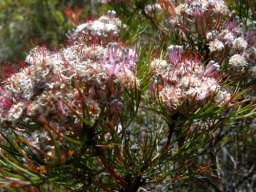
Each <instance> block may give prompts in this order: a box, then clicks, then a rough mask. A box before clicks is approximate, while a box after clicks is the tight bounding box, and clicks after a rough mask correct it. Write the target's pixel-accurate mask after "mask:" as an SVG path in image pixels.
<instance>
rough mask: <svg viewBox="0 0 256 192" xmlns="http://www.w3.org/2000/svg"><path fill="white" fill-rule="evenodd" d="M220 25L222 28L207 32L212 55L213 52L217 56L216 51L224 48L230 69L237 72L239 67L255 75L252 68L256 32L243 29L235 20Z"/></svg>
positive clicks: (255, 51) (255, 60)
mask: <svg viewBox="0 0 256 192" xmlns="http://www.w3.org/2000/svg"><path fill="white" fill-rule="evenodd" d="M222 27H223V29H222V30H219V31H216V30H214V31H210V32H208V33H207V40H209V49H210V52H211V53H213V56H214V54H217V56H218V55H219V54H218V52H221V51H223V50H224V49H225V51H226V52H227V53H226V54H227V55H226V56H227V57H228V58H229V65H230V67H231V68H232V69H235V70H238V71H239V72H241V69H243V71H250V72H251V74H252V75H253V76H256V74H255V72H254V70H253V69H254V67H255V62H256V57H255V55H256V48H255V46H256V43H255V39H256V34H255V33H253V32H246V31H244V30H243V29H242V28H241V27H240V24H239V22H237V21H230V22H229V23H227V24H226V26H222ZM216 59H218V58H217V57H216Z"/></svg>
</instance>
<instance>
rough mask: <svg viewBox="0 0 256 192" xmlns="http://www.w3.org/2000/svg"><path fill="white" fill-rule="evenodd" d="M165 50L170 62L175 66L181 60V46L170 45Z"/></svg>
mask: <svg viewBox="0 0 256 192" xmlns="http://www.w3.org/2000/svg"><path fill="white" fill-rule="evenodd" d="M167 50H168V56H169V60H170V62H171V63H173V64H174V65H175V66H176V64H177V63H178V62H179V61H180V60H181V54H182V52H183V48H182V46H178V45H170V46H169V47H168V49H167Z"/></svg>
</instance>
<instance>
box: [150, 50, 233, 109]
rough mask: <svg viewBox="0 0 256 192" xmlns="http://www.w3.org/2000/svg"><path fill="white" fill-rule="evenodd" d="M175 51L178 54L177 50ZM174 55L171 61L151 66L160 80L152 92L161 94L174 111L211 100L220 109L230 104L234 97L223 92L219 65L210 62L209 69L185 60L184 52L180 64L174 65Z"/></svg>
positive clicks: (193, 60) (157, 62)
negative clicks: (218, 75) (218, 74)
mask: <svg viewBox="0 0 256 192" xmlns="http://www.w3.org/2000/svg"><path fill="white" fill-rule="evenodd" d="M178 47H180V46H178ZM171 49H172V50H174V51H175V48H173V46H172V47H171ZM171 54H172V57H169V59H170V61H165V60H160V59H156V60H154V61H153V62H152V63H151V68H152V70H153V72H154V74H155V76H156V77H158V79H156V80H155V84H154V85H153V88H152V91H153V92H157V94H158V95H159V97H160V98H161V100H162V101H163V102H164V103H165V104H166V105H167V106H168V107H169V108H170V109H177V110H181V107H182V105H183V104H187V105H192V106H196V103H197V102H198V103H200V102H201V103H202V102H205V100H206V99H207V98H209V97H211V96H213V97H214V99H215V102H216V103H218V104H219V105H221V104H223V103H226V102H228V101H229V99H230V94H229V93H228V92H227V91H225V90H222V89H221V86H220V84H219V83H218V79H217V73H218V69H219V65H218V64H217V63H215V62H214V61H210V62H209V64H208V65H207V67H206V68H205V67H204V66H203V65H202V64H201V63H200V61H199V59H198V58H196V57H187V58H181V55H180V54H181V53H180V52H176V54H177V57H176V58H180V60H178V61H177V60H176V63H174V62H172V60H171V58H173V53H171ZM169 55H170V53H169ZM185 108H189V107H188V106H186V107H185Z"/></svg>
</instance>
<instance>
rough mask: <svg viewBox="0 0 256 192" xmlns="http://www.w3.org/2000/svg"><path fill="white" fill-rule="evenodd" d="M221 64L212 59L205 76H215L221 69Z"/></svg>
mask: <svg viewBox="0 0 256 192" xmlns="http://www.w3.org/2000/svg"><path fill="white" fill-rule="evenodd" d="M219 69H220V65H219V64H218V63H216V62H215V61H213V60H211V61H209V63H208V64H207V66H206V69H205V72H204V76H205V77H213V76H215V75H216V73H217V72H218V71H219Z"/></svg>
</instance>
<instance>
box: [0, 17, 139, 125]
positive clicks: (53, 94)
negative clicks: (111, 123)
mask: <svg viewBox="0 0 256 192" xmlns="http://www.w3.org/2000/svg"><path fill="white" fill-rule="evenodd" d="M101 20H103V19H101ZM89 25H91V23H89V24H88V26H89ZM136 60H137V54H136V52H135V50H133V49H130V48H124V47H122V46H121V45H120V44H118V43H116V42H110V43H108V44H107V45H91V46H87V45H85V43H84V41H76V42H74V43H73V44H72V45H69V46H68V47H66V48H63V49H60V50H59V51H55V52H51V51H49V50H47V49H46V48H45V47H36V48H34V49H32V50H31V51H30V54H29V55H28V56H27V57H26V60H25V61H26V63H28V64H30V66H29V67H27V68H25V69H23V70H21V71H20V72H18V73H16V74H14V75H12V76H11V77H9V78H7V79H6V80H5V81H4V82H3V87H2V88H1V90H0V101H1V106H0V121H1V122H17V121H19V120H22V119H23V118H27V117H28V118H38V117H39V116H40V115H44V116H45V117H47V118H49V119H54V118H55V117H58V118H55V119H58V121H59V122H61V121H63V119H67V118H68V117H69V118H70V117H71V118H73V119H75V115H74V112H73V111H76V113H77V114H82V105H83V104H86V105H87V106H88V110H89V112H90V115H91V116H92V118H97V117H98V115H99V113H100V108H101V107H102V105H107V106H108V107H110V108H111V107H112V108H113V110H114V109H115V110H117V109H119V108H118V106H116V105H117V104H118V105H121V103H120V102H121V95H122V92H123V91H124V89H129V88H131V87H133V86H135V84H137V85H138V80H137V79H136V76H135V74H134V72H135V68H136ZM116 87H118V90H117V89H116ZM116 103H117V104H116ZM60 119H61V120H60ZM64 122H65V121H64ZM70 123H71V124H72V123H74V120H73V121H71V122H70Z"/></svg>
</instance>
